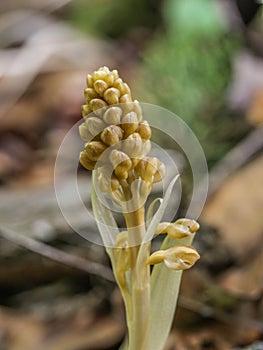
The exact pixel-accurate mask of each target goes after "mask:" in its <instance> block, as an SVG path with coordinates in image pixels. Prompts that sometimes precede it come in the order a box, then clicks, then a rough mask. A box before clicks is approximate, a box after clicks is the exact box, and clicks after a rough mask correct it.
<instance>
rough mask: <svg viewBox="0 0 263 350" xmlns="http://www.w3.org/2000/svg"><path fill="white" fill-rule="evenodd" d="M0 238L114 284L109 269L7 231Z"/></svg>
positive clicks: (1, 232)
mask: <svg viewBox="0 0 263 350" xmlns="http://www.w3.org/2000/svg"><path fill="white" fill-rule="evenodd" d="M0 237H3V238H5V239H7V240H8V241H11V242H13V243H15V244H17V245H20V246H22V247H24V248H26V249H29V250H31V251H32V252H34V253H37V254H40V255H42V256H45V257H46V258H49V259H52V260H54V261H57V262H59V263H61V264H64V265H67V266H70V267H74V268H76V269H79V270H82V271H85V272H87V273H89V274H92V275H96V276H99V277H102V278H104V279H106V280H107V281H110V282H114V277H113V274H112V271H111V269H110V268H108V267H106V266H103V265H101V264H98V263H96V262H92V261H89V260H86V259H83V258H81V257H79V256H75V255H72V254H70V253H66V252H63V251H62V250H59V249H57V248H54V247H51V246H49V245H47V244H45V243H42V242H39V241H36V240H34V239H32V238H29V237H26V236H25V235H21V234H18V233H16V232H15V231H12V230H9V229H6V228H5V229H3V228H1V229H0Z"/></svg>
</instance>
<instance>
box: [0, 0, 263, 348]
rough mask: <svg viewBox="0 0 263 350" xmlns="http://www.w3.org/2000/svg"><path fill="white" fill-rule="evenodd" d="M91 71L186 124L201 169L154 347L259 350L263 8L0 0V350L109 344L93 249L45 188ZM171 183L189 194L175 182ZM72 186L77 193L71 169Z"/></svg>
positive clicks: (105, 295) (119, 314) (113, 311)
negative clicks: (173, 291) (198, 198)
mask: <svg viewBox="0 0 263 350" xmlns="http://www.w3.org/2000/svg"><path fill="white" fill-rule="evenodd" d="M104 65H107V66H109V67H110V68H111V69H114V68H117V69H118V70H119V72H120V74H121V76H122V77H123V78H124V80H126V81H127V82H128V83H129V84H130V86H131V87H132V91H133V96H134V97H135V98H137V99H138V100H139V101H141V102H149V103H152V104H156V105H159V106H162V107H165V108H167V109H169V110H171V111H173V112H174V113H176V114H177V115H179V116H180V117H181V118H182V119H183V120H184V121H185V122H187V123H188V125H189V126H190V127H191V128H192V130H193V131H194V132H195V134H196V135H197V137H198V139H199V141H200V143H201V145H202V147H203V149H204V152H205V155H206V158H207V163H208V167H209V171H210V188H209V193H208V199H207V202H206V205H205V207H204V210H203V213H202V215H201V217H200V220H199V221H200V223H201V225H202V228H201V230H200V232H199V233H198V235H197V237H196V240H195V246H196V248H197V249H198V250H199V252H200V254H201V256H202V259H201V260H200V262H198V264H197V266H196V267H195V268H194V269H192V270H190V271H187V272H186V273H184V278H183V283H182V288H181V296H180V298H179V306H178V310H177V312H176V316H175V320H174V325H173V329H172V331H171V335H170V337H169V339H168V342H167V346H166V348H165V350H188V349H189V350H202V349H204V350H227V349H243V348H246V349H254V350H256V349H263V294H262V292H263V269H262V266H263V235H262V234H263V219H262V213H263V152H262V151H263V128H262V123H263V11H262V4H261V1H254V0H251V1H246V0H236V1H234V0H232V1H231V0H155V1H154V0H125V1H123V0H71V1H70V0H52V1H51V0H50V1H47V0H1V3H0V76H1V80H0V101H1V103H0V304H1V305H0V349H1V350H24V349H27V350H36V349H43V350H102V349H106V350H110V349H112V350H113V349H117V348H118V346H119V344H120V343H121V341H122V339H123V336H124V333H125V321H124V311H123V305H122V301H121V297H120V294H119V292H118V289H117V288H116V285H115V283H114V282H113V281H112V275H111V271H110V268H109V261H108V259H107V256H106V255H105V252H104V249H103V248H102V247H100V246H98V245H95V244H92V243H90V242H89V241H87V240H85V239H83V238H82V237H81V236H80V235H78V234H76V233H75V232H74V231H73V230H72V229H71V228H70V226H69V225H68V224H67V223H66V222H65V220H64V218H63V217H62V215H61V213H60V210H59V208H58V206H57V202H56V197H55V194H54V187H53V176H54V164H55V160H56V155H57V152H58V149H59V146H60V144H61V142H62V140H63V138H64V136H65V135H66V134H67V132H68V130H70V128H71V127H72V126H73V125H74V124H75V123H76V122H77V121H79V120H80V118H81V114H80V106H81V104H83V103H84V97H83V92H82V91H83V89H84V88H85V77H86V74H87V73H90V72H92V71H93V70H95V69H97V68H98V67H100V66H104ZM171 128H173V125H171ZM155 137H156V139H157V140H158V142H160V144H161V145H162V146H163V147H166V148H167V149H170V151H171V152H178V150H175V149H173V145H172V144H171V143H170V142H169V140H166V139H163V137H162V136H160V135H159V136H158V135H155ZM72 147H74V145H72ZM171 149H172V150H171ZM177 159H180V160H181V158H180V157H178V158H177ZM180 168H181V169H183V168H184V162H183V161H181V163H180ZM67 172H70V159H67V162H66V163H65V169H63V174H64V179H62V181H61V186H62V189H64V193H65V206H66V207H67V208H68V209H69V212H70V213H71V215H72V220H74V222H75V223H76V224H77V225H79V229H80V230H83V232H84V231H86V232H88V231H90V232H96V227H95V226H94V223H90V222H88V220H87V218H85V217H82V216H81V215H78V213H79V212H78V206H77V203H75V202H74V200H72V198H71V186H70V181H69V180H68V178H67ZM182 172H183V170H182ZM183 184H184V187H185V188H186V191H185V192H186V193H185V196H187V193H188V192H189V191H190V188H191V176H190V175H189V174H188V172H187V171H185V176H183ZM79 186H80V187H82V188H83V189H87V188H88V187H89V186H90V174H89V173H88V172H85V171H83V169H82V170H81V169H80V180H79ZM188 190H189V191H188ZM86 200H87V202H88V203H89V201H90V199H89V195H88V191H87V198H86ZM87 205H89V204H87ZM163 288H165V286H163ZM248 346H249V347H248ZM153 350H154V349H153Z"/></svg>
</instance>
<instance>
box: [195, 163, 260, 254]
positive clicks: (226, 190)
mask: <svg viewBox="0 0 263 350" xmlns="http://www.w3.org/2000/svg"><path fill="white" fill-rule="evenodd" d="M262 175H263V156H258V157H257V158H256V159H255V160H254V161H252V162H251V163H249V164H248V165H247V166H245V167H244V168H242V169H241V170H239V171H238V172H237V173H236V174H234V175H233V176H231V177H230V178H229V179H228V180H226V181H225V183H224V185H223V186H222V187H221V189H219V190H218V192H216V193H215V194H214V196H213V197H212V198H211V199H210V200H209V201H208V202H207V204H206V205H205V208H204V210H203V213H202V216H201V219H202V221H203V222H205V223H207V224H209V225H211V226H214V227H216V228H217V229H218V230H219V231H220V233H221V235H222V239H223V242H224V243H225V245H226V246H227V247H228V248H229V249H230V251H231V252H232V254H233V256H234V257H236V258H239V259H244V258H245V257H249V256H250V253H251V251H253V249H255V248H256V247H257V246H258V244H260V243H261V239H262V232H263V220H262V212H263V176H262Z"/></svg>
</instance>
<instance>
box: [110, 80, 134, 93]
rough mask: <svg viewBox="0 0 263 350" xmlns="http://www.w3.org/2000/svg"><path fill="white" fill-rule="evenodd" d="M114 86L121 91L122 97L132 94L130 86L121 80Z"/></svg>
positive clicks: (115, 82) (116, 81)
mask: <svg viewBox="0 0 263 350" xmlns="http://www.w3.org/2000/svg"><path fill="white" fill-rule="evenodd" d="M113 86H114V87H115V88H116V89H118V90H119V91H120V93H121V95H125V94H129V95H130V94H131V90H130V88H129V86H128V84H126V83H124V82H123V81H122V79H121V78H119V79H116V80H115V81H114V83H113Z"/></svg>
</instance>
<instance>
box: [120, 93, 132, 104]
mask: <svg viewBox="0 0 263 350" xmlns="http://www.w3.org/2000/svg"><path fill="white" fill-rule="evenodd" d="M129 102H132V98H131V95H130V94H125V95H122V96H121V97H120V103H129ZM130 106H132V104H130Z"/></svg>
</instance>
